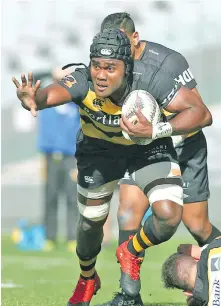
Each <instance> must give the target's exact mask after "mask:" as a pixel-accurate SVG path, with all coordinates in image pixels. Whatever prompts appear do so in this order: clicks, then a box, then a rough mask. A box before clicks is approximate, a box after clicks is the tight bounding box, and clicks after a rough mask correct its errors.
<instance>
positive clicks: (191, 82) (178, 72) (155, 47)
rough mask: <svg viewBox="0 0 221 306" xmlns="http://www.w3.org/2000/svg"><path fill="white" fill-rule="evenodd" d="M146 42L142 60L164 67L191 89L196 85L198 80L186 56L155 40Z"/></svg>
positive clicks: (174, 77)
mask: <svg viewBox="0 0 221 306" xmlns="http://www.w3.org/2000/svg"><path fill="white" fill-rule="evenodd" d="M143 42H145V43H146V46H145V48H144V51H143V53H142V55H141V58H140V60H141V61H143V62H144V63H146V64H151V65H155V66H157V67H160V68H162V69H164V70H165V71H166V72H167V73H168V74H170V75H171V77H172V78H173V79H176V81H177V82H180V83H181V84H182V85H183V86H185V87H188V88H190V89H192V88H194V87H196V85H197V83H196V80H195V78H194V76H193V74H192V72H191V70H190V67H189V64H188V62H187V60H186V58H185V57H184V56H183V55H182V54H181V53H179V52H177V51H175V50H173V49H170V48H168V47H166V46H163V45H161V44H158V43H155V42H149V41H143Z"/></svg>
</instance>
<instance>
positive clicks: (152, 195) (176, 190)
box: [129, 138, 183, 206]
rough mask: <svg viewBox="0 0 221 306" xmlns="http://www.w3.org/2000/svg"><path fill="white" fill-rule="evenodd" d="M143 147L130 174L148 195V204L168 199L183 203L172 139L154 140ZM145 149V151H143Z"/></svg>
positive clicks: (180, 179) (181, 184) (179, 174)
mask: <svg viewBox="0 0 221 306" xmlns="http://www.w3.org/2000/svg"><path fill="white" fill-rule="evenodd" d="M151 145H152V146H151V147H150V145H149V146H147V148H146V149H145V148H144V149H143V153H142V154H141V156H140V158H139V159H137V162H136V164H135V165H133V168H131V169H129V171H131V170H134V171H133V172H132V174H131V176H132V178H133V179H134V181H135V182H136V184H137V186H139V187H140V189H141V190H143V192H144V194H145V195H146V196H147V197H148V200H149V203H150V205H152V204H153V203H154V202H159V201H161V200H162V201H163V200H168V201H172V202H175V203H177V204H179V205H181V206H182V205H183V188H182V186H183V181H182V178H181V171H180V167H179V164H178V161H177V155H176V152H175V150H174V148H173V146H172V140H171V139H166V138H164V139H163V140H162V139H159V140H156V141H154V142H153V143H152V144H151ZM145 150H146V151H145Z"/></svg>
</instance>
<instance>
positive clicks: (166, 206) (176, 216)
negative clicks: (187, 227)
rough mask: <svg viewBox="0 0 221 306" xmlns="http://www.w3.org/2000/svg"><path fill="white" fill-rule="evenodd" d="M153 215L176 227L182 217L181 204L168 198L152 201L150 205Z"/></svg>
mask: <svg viewBox="0 0 221 306" xmlns="http://www.w3.org/2000/svg"><path fill="white" fill-rule="evenodd" d="M152 210H153V213H154V215H155V217H156V218H157V219H158V220H159V221H161V222H164V223H166V224H167V225H168V226H170V227H177V226H178V225H179V224H180V222H181V219H182V210H183V209H182V206H180V205H178V204H177V203H175V202H172V201H169V200H161V201H158V202H154V203H153V206H152Z"/></svg>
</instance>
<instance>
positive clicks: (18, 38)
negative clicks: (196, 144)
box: [1, 0, 221, 235]
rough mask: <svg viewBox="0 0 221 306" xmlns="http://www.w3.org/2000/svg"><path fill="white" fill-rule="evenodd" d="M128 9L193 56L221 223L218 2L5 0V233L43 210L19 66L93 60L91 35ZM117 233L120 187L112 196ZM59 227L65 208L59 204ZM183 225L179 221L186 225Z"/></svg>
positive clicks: (153, 35) (148, 31) (159, 38)
mask: <svg viewBox="0 0 221 306" xmlns="http://www.w3.org/2000/svg"><path fill="white" fill-rule="evenodd" d="M117 11H127V12H129V13H130V14H131V16H132V17H133V18H134V20H135V23H136V25H137V30H138V31H139V32H140V36H141V38H143V39H148V40H150V41H155V42H159V43H162V44H164V45H166V46H168V47H170V48H173V49H175V50H178V51H180V52H181V53H182V54H183V55H184V56H186V58H187V59H188V61H189V64H190V66H191V70H192V72H193V74H194V76H195V78H196V80H197V82H198V88H199V91H200V93H201V95H202V97H203V99H204V101H205V103H206V104H207V105H208V106H209V108H210V110H211V111H212V113H213V117H214V124H213V126H212V127H210V128H208V129H205V133H206V135H207V140H208V149H209V157H208V159H209V161H208V164H209V175H210V188H211V199H210V202H209V203H210V216H211V220H212V221H213V222H214V224H216V225H217V226H219V227H221V216H220V207H221V206H220V205H221V203H220V192H221V163H220V151H221V137H220V134H221V120H220V118H221V94H220V68H221V20H220V12H221V1H219V0H214V1H213V3H212V5H211V1H207V0H205V1H182V0H176V1H175V0H174V1H147V0H146V1H139V0H136V1H135V0H134V1H131V0H129V1H102V0H96V2H94V1H90V0H88V1H87V0H81V1H76V0H72V1H71V0H69V1H67V0H65V1H64V0H63V1H62V0H56V1H49V0H48V1H44V0H38V1H31V0H30V1H19V0H17V1H15V0H7V1H6V0H4V1H2V21H1V22H2V55H1V58H2V70H1V73H2V79H1V88H2V97H1V104H2V110H1V115H2V182H1V184H2V232H3V233H9V232H10V231H11V229H12V228H13V227H14V226H15V224H16V220H17V219H18V218H20V217H25V218H27V219H28V220H29V221H31V222H34V223H38V222H41V217H42V186H43V184H42V180H41V159H40V156H39V154H38V152H37V148H36V128H37V120H36V119H34V118H32V117H31V115H30V114H29V113H28V112H26V111H25V110H23V109H22V108H21V107H20V103H19V102H18V100H17V98H16V95H15V89H14V86H13V84H12V82H11V77H12V76H13V75H15V76H17V77H19V74H20V73H21V72H23V71H24V72H28V71H29V70H32V71H34V72H38V73H41V72H45V71H49V72H50V71H51V70H52V68H54V67H56V66H62V65H65V64H67V63H70V62H84V63H86V64H87V63H88V61H89V58H88V54H89V46H90V43H91V40H92V37H93V36H94V35H95V33H97V32H98V31H99V26H100V23H101V21H102V19H103V18H104V17H105V16H106V15H107V14H109V13H113V12H117ZM112 204H113V205H112V212H113V213H112V219H113V234H114V235H116V232H117V225H116V213H115V212H116V206H117V205H118V193H117V191H116V194H115V197H114V200H113V202H112ZM59 222H60V234H61V235H62V233H63V229H64V227H65V224H64V211H63V209H62V207H61V211H60V217H59ZM181 230H182V227H181Z"/></svg>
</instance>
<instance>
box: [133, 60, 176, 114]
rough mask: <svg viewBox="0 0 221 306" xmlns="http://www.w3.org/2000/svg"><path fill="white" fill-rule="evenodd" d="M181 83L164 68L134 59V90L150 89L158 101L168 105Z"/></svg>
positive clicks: (162, 105)
mask: <svg viewBox="0 0 221 306" xmlns="http://www.w3.org/2000/svg"><path fill="white" fill-rule="evenodd" d="M179 88H180V85H179V84H178V83H177V82H176V81H175V80H174V79H173V78H172V77H171V76H170V75H169V74H168V73H166V72H165V71H164V70H163V69H161V68H160V67H157V66H155V65H152V64H145V63H143V62H142V61H138V60H135V61H134V69H133V83H132V90H136V89H142V90H146V91H148V92H149V93H150V94H151V95H152V96H153V97H154V98H155V99H156V101H157V102H158V104H159V106H161V107H164V108H165V107H166V106H167V105H168V104H169V103H170V101H171V100H172V99H173V98H174V96H175V95H176V93H177V91H178V90H179Z"/></svg>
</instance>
